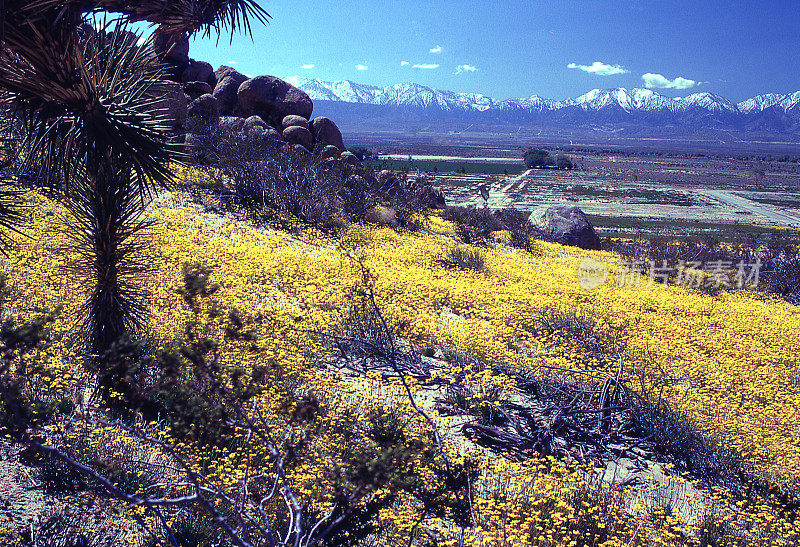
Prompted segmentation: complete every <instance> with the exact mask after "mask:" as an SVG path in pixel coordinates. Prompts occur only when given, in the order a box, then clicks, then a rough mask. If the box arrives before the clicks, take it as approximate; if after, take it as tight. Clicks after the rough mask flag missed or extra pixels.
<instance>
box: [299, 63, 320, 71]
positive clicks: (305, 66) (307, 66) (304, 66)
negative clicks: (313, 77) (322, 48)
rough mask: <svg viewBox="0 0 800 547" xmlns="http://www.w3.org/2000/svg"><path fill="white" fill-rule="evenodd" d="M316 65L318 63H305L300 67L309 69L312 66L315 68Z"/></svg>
mask: <svg viewBox="0 0 800 547" xmlns="http://www.w3.org/2000/svg"><path fill="white" fill-rule="evenodd" d="M315 66H316V65H314V64H308V65H303V66H302V67H300V68H304V69H306V70H308V69H310V68H314V67H315Z"/></svg>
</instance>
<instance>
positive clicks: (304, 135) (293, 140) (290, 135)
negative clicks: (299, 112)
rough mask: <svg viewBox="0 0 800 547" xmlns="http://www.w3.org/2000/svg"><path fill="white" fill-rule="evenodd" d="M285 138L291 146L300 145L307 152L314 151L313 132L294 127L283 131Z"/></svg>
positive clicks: (297, 126)
mask: <svg viewBox="0 0 800 547" xmlns="http://www.w3.org/2000/svg"><path fill="white" fill-rule="evenodd" d="M283 138H284V139H286V142H288V143H290V144H299V145H301V146H303V147H304V148H306V149H307V150H313V149H314V137H313V136H312V135H311V131H309V130H308V129H306V128H305V127H300V126H299V125H292V126H290V127H287V128H286V129H284V130H283Z"/></svg>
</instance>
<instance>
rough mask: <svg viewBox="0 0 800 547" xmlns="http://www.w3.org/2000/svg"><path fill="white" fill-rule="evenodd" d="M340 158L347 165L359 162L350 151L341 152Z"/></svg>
mask: <svg viewBox="0 0 800 547" xmlns="http://www.w3.org/2000/svg"><path fill="white" fill-rule="evenodd" d="M341 158H342V161H344V162H345V163H346V164H347V165H358V164H360V163H361V160H359V159H358V156H356V155H355V154H353V153H352V152H350V151H346V152H342V156H341Z"/></svg>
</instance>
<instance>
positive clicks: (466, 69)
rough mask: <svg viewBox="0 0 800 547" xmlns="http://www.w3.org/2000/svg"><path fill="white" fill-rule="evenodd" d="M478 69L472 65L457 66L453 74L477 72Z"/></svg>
mask: <svg viewBox="0 0 800 547" xmlns="http://www.w3.org/2000/svg"><path fill="white" fill-rule="evenodd" d="M477 71H478V67H476V66H472V65H458V66H457V67H456V71H455V72H454V73H453V74H463V73H464V72H477Z"/></svg>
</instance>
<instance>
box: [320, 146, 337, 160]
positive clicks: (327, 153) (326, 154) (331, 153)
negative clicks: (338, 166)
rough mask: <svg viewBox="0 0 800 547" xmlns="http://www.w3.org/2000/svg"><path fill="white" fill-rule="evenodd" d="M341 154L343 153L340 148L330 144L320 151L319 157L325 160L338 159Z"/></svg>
mask: <svg viewBox="0 0 800 547" xmlns="http://www.w3.org/2000/svg"><path fill="white" fill-rule="evenodd" d="M340 154H341V151H340V150H339V149H338V148H336V147H335V146H332V145H330V144H329V145H328V146H326V147H324V148H323V149H322V150H321V151H320V153H319V157H321V158H322V159H323V160H327V159H329V158H338V157H339V155H340Z"/></svg>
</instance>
